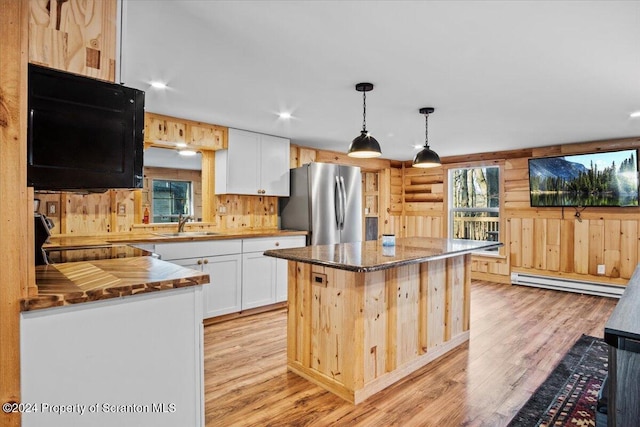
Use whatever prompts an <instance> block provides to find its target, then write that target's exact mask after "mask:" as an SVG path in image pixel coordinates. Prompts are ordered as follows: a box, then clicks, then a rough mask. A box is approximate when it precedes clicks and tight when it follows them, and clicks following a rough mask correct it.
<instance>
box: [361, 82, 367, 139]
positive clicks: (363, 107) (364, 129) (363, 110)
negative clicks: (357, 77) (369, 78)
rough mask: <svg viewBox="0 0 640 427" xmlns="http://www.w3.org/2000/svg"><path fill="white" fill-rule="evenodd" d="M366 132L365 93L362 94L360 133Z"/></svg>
mask: <svg viewBox="0 0 640 427" xmlns="http://www.w3.org/2000/svg"><path fill="white" fill-rule="evenodd" d="M366 131H367V92H366V91H363V92H362V132H366Z"/></svg>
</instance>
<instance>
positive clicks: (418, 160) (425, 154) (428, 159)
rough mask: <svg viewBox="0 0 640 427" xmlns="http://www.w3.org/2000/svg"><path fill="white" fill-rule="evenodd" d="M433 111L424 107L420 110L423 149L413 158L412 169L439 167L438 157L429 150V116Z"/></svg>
mask: <svg viewBox="0 0 640 427" xmlns="http://www.w3.org/2000/svg"><path fill="white" fill-rule="evenodd" d="M434 111H435V109H434V108H431V107H425V108H421V109H420V114H424V120H425V131H424V148H423V149H422V150H420V151H419V152H418V153H417V154H416V155H415V157H414V158H413V165H412V166H413V167H414V168H434V167H437V166H440V165H441V162H440V156H438V154H437V153H436V152H435V151H433V150H432V149H431V148H429V114H431V113H433V112H434Z"/></svg>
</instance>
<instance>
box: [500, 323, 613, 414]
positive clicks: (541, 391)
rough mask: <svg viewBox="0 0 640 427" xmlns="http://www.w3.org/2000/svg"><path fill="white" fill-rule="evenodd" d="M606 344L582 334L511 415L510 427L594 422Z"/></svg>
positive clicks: (605, 368)
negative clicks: (520, 406)
mask: <svg viewBox="0 0 640 427" xmlns="http://www.w3.org/2000/svg"><path fill="white" fill-rule="evenodd" d="M607 354H608V345H607V344H606V343H605V342H604V341H603V340H601V339H599V338H595V337H590V336H588V335H583V336H582V337H580V339H579V340H578V341H577V342H576V343H575V344H574V345H573V347H572V348H571V350H569V352H568V353H567V354H566V355H565V356H564V357H563V359H562V360H561V361H560V363H559V364H558V366H556V367H555V369H554V370H553V372H551V374H550V375H549V377H548V378H547V379H546V380H545V381H544V383H542V385H541V386H540V387H539V388H538V389H537V390H536V392H535V393H534V394H533V395H532V396H531V398H530V399H529V400H528V401H527V403H525V405H524V406H523V407H522V409H521V410H520V412H518V414H517V415H516V416H515V417H514V418H513V420H512V421H511V423H510V424H509V426H510V427H534V426H535V427H538V426H539V427H550V426H554V427H556V426H572V427H573V426H575V427H578V426H580V427H586V426H595V425H596V404H597V401H598V392H599V391H600V388H601V386H602V383H603V381H604V379H605V377H606V375H607Z"/></svg>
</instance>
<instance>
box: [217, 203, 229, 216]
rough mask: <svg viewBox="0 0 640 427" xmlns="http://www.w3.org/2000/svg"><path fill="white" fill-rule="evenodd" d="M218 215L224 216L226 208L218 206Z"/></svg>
mask: <svg viewBox="0 0 640 427" xmlns="http://www.w3.org/2000/svg"><path fill="white" fill-rule="evenodd" d="M218 213H219V214H220V215H224V214H226V213H227V207H226V206H225V205H219V206H218Z"/></svg>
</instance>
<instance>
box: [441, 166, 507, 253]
mask: <svg viewBox="0 0 640 427" xmlns="http://www.w3.org/2000/svg"><path fill="white" fill-rule="evenodd" d="M494 167H495V168H497V169H498V198H499V200H498V207H497V208H453V186H452V183H453V174H454V172H455V171H456V170H460V169H479V168H494ZM445 179H446V185H447V192H446V194H447V202H446V207H447V230H446V231H447V237H448V238H450V239H453V240H470V241H472V240H471V239H454V238H453V231H454V230H453V224H454V213H455V212H497V214H498V239H497V241H498V242H501V243H503V246H502V247H500V248H498V250H497V251H496V250H478V251H473V254H474V255H481V256H488V257H504V256H505V255H504V251H505V249H504V242H505V240H506V238H507V236H506V234H507V230H506V227H505V218H504V215H505V213H504V197H505V193H504V161H489V162H468V163H457V164H450V165H447V168H446V174H445Z"/></svg>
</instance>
